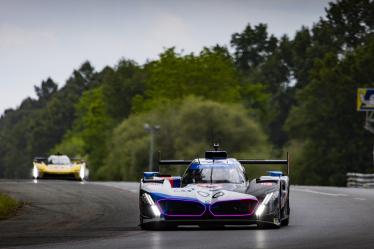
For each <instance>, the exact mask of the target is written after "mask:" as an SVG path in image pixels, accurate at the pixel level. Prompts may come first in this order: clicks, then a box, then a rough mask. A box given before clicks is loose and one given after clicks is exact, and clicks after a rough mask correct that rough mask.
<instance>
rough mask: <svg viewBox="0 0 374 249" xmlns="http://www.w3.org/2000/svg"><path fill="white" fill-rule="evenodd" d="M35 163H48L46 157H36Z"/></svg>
mask: <svg viewBox="0 0 374 249" xmlns="http://www.w3.org/2000/svg"><path fill="white" fill-rule="evenodd" d="M33 162H34V163H47V158H46V157H34V160H33Z"/></svg>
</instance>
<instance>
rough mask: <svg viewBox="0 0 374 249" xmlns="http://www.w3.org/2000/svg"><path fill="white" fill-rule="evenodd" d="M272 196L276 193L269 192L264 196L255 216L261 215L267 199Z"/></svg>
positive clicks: (267, 201)
mask: <svg viewBox="0 0 374 249" xmlns="http://www.w3.org/2000/svg"><path fill="white" fill-rule="evenodd" d="M273 196H277V195H276V193H274V192H271V193H269V194H267V195H266V196H265V198H264V200H263V201H262V202H261V204H260V206H259V207H258V208H257V210H256V216H261V215H262V214H263V213H264V211H265V209H266V206H267V205H268V203H269V201H270V200H271V199H272V197H273Z"/></svg>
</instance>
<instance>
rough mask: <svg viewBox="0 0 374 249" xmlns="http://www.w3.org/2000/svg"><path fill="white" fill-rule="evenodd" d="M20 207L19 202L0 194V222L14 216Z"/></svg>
mask: <svg viewBox="0 0 374 249" xmlns="http://www.w3.org/2000/svg"><path fill="white" fill-rule="evenodd" d="M21 206H22V203H21V202H19V201H17V200H16V199H14V198H12V197H10V196H8V195H6V194H3V193H0V220H2V219H6V218H8V217H10V216H12V215H14V214H15V213H16V211H17V209H18V208H20V207H21Z"/></svg>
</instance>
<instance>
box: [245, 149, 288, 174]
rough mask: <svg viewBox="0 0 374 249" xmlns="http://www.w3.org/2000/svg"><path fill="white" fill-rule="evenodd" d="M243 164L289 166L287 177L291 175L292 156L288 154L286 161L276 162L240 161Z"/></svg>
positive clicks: (259, 160)
mask: <svg viewBox="0 0 374 249" xmlns="http://www.w3.org/2000/svg"><path fill="white" fill-rule="evenodd" d="M238 161H239V162H240V163H241V164H265V165H266V164H267V165H270V164H278V165H286V166H287V175H288V176H289V175H290V156H289V154H288V152H287V158H286V159H281V160H279V159H275V160H261V159H254V160H238Z"/></svg>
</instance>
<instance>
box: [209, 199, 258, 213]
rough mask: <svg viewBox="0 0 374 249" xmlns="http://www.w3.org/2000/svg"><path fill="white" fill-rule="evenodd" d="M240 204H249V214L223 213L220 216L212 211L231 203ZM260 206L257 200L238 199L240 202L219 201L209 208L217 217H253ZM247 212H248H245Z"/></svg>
mask: <svg viewBox="0 0 374 249" xmlns="http://www.w3.org/2000/svg"><path fill="white" fill-rule="evenodd" d="M230 202H231V203H233V204H234V203H235V202H236V203H240V204H248V212H245V213H240V214H233V213H227V214H225V213H222V211H221V214H218V213H217V211H212V209H215V208H216V207H217V206H219V205H220V204H224V205H225V204H229V203H230ZM257 206H258V201H257V200H256V199H238V200H228V201H219V202H216V203H214V204H212V205H210V206H209V212H210V213H211V214H212V215H213V216H216V217H224V216H225V217H241V216H251V215H253V213H254V211H255V210H256V208H257ZM245 211H247V210H245Z"/></svg>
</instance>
